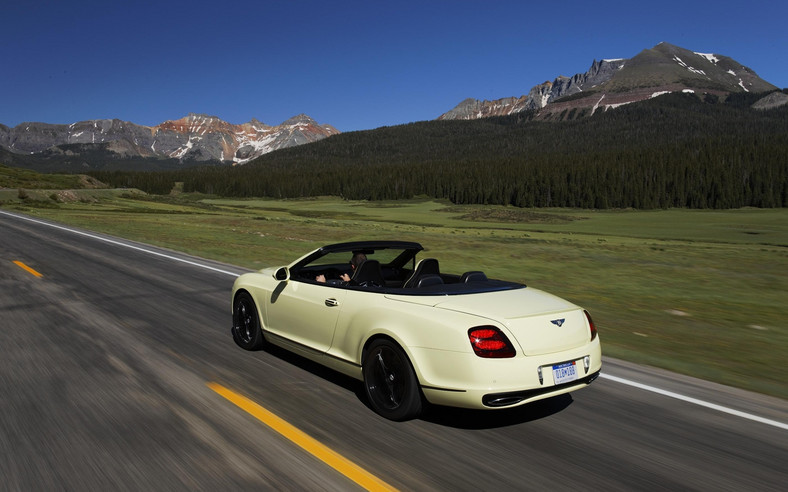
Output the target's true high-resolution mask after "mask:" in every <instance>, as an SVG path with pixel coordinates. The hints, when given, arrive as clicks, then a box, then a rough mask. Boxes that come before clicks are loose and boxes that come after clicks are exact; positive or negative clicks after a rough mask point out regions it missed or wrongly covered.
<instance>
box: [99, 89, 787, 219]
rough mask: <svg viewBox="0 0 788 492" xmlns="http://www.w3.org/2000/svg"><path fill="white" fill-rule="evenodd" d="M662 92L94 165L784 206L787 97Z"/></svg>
mask: <svg viewBox="0 0 788 492" xmlns="http://www.w3.org/2000/svg"><path fill="white" fill-rule="evenodd" d="M763 96H764V95H763V94H752V93H739V94H733V95H731V96H729V97H728V98H727V99H726V100H724V101H723V100H720V99H719V98H717V97H716V96H713V95H706V96H704V97H701V96H699V95H697V94H686V93H674V94H665V95H661V96H659V97H655V98H652V99H649V100H646V101H643V102H640V103H633V104H629V105H626V106H622V107H619V108H616V109H614V110H609V111H607V112H604V113H602V112H600V113H598V114H596V115H593V116H591V117H588V118H583V119H580V120H573V121H562V122H546V121H537V120H534V113H533V112H528V113H519V114H515V115H511V116H507V117H496V118H486V119H479V120H470V121H432V122H419V123H412V124H408V125H401V126H395V127H385V128H379V129H376V130H370V131H362V132H349V133H344V134H341V135H337V136H334V137H332V138H329V139H325V140H321V141H319V142H315V143H312V144H309V145H304V146H300V147H295V148H290V149H284V150H280V151H277V152H273V153H270V154H267V155H264V156H262V157H260V158H258V159H256V160H255V161H253V162H251V163H250V164H247V165H246V166H240V167H236V168H196V169H193V170H183V171H175V172H169V173H162V174H158V175H155V174H150V173H93V175H94V176H95V177H97V178H98V179H99V180H101V181H103V182H107V183H112V184H119V185H122V186H134V187H138V188H141V189H144V190H146V191H150V192H163V191H165V192H166V190H169V189H170V188H171V187H172V185H173V183H174V182H176V181H182V182H184V190H185V191H196V192H201V193H208V194H217V195H222V196H230V197H252V196H270V197H277V198H288V197H305V196H318V195H336V196H341V197H344V198H348V199H370V200H378V199H399V198H411V197H413V196H419V195H426V196H430V197H435V198H443V199H448V200H451V201H452V202H454V203H468V204H472V203H482V204H484V203H487V204H501V205H514V206H518V207H532V206H535V207H583V208H626V207H633V208H667V207H688V208H736V207H743V206H755V207H784V206H788V165H786V156H788V106H785V105H782V106H779V107H777V108H774V109H769V110H757V109H753V108H752V107H751V106H752V105H753V104H755V103H756V102H758V101H759V100H762V98H763Z"/></svg>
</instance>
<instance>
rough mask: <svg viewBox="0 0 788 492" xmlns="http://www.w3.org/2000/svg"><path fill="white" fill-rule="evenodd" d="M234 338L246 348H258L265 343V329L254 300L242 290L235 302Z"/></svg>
mask: <svg viewBox="0 0 788 492" xmlns="http://www.w3.org/2000/svg"><path fill="white" fill-rule="evenodd" d="M233 340H235V343H237V344H238V345H239V346H240V347H241V348H243V349H245V350H257V349H259V348H260V347H262V345H263V331H262V329H261V328H260V319H259V318H258V316H257V307H255V305H254V300H253V299H252V296H250V295H249V294H248V293H246V292H241V293H240V294H238V295H237V296H236V297H235V302H233Z"/></svg>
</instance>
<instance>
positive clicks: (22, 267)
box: [14, 261, 43, 277]
mask: <svg viewBox="0 0 788 492" xmlns="http://www.w3.org/2000/svg"><path fill="white" fill-rule="evenodd" d="M14 263H15V264H16V266H18V267H19V268H21V269H22V270H26V271H27V272H28V273H30V274H31V275H35V276H36V277H43V275H41V274H40V273H38V272H37V271H35V270H33V269H32V268H30V267H29V266H27V265H25V264H24V263H22V262H21V261H15V262H14Z"/></svg>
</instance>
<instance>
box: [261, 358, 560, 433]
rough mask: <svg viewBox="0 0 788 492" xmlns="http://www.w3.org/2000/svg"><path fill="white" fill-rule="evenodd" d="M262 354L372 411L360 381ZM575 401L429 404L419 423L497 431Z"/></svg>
mask: <svg viewBox="0 0 788 492" xmlns="http://www.w3.org/2000/svg"><path fill="white" fill-rule="evenodd" d="M263 350H264V351H265V352H268V353H269V354H271V355H273V356H274V357H277V358H278V359H280V360H283V361H285V362H288V363H289V364H292V365H294V366H297V367H299V368H301V369H303V370H305V371H308V372H310V373H312V374H314V375H315V376H318V377H320V378H323V379H325V380H326V381H329V382H331V383H333V384H335V385H337V386H339V387H341V388H344V389H345V390H347V391H349V392H351V393H353V394H355V395H356V397H357V398H358V399H359V401H360V402H361V403H362V404H363V405H364V406H366V407H367V408H369V410H370V411H371V412H372V411H373V410H372V408H371V407H370V406H369V403H368V402H367V397H366V395H365V392H364V386H363V384H362V383H361V382H360V381H358V380H356V379H353V378H351V377H349V376H346V375H344V374H342V373H340V372H337V371H334V370H333V369H329V368H327V367H325V366H322V365H320V364H318V363H316V362H313V361H311V360H309V359H306V358H304V357H301V356H300V355H298V354H294V353H292V352H289V351H287V350H285V349H283V348H280V347H276V346H274V345H270V344H266V345H265V347H264V349H263ZM573 401H574V400H573V399H572V396H571V395H569V394H563V395H558V396H554V397H552V398H547V399H544V400H539V401H535V402H533V403H529V404H527V405H522V406H519V407H514V408H509V409H499V410H470V409H465V408H453V407H444V406H439V405H430V404H427V405H426V407H425V409H424V413H423V414H422V415H421V417H420V419H421V420H423V421H425V422H430V423H433V424H437V425H442V426H446V427H454V428H457V429H473V430H480V429H496V428H500V427H508V426H512V425H518V424H523V423H526V422H532V421H534V420H539V419H543V418H545V417H549V416H551V415H554V414H556V413H559V412H561V411H563V410H564V409H566V408H567V407H569V405H571V404H572V402H573Z"/></svg>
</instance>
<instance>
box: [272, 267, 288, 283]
mask: <svg viewBox="0 0 788 492" xmlns="http://www.w3.org/2000/svg"><path fill="white" fill-rule="evenodd" d="M274 278H275V279H276V280H279V281H284V280H290V272H289V271H288V270H287V267H282V268H280V269H279V270H277V271H276V273H274Z"/></svg>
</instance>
